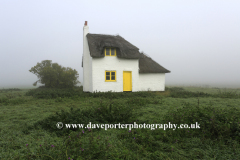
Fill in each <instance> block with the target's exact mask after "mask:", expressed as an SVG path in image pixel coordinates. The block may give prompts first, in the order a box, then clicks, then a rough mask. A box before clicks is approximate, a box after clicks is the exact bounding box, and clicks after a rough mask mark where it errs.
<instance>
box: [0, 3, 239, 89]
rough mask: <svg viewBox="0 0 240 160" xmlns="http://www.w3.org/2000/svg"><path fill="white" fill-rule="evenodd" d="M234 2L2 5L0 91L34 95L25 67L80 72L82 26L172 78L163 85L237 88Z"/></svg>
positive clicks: (236, 8) (31, 78)
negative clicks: (114, 38) (134, 51)
mask: <svg viewBox="0 0 240 160" xmlns="http://www.w3.org/2000/svg"><path fill="white" fill-rule="evenodd" d="M239 8H240V1H239V0H234V1H233V0H228V1H226V0H212V1H209V0H201V1H193V0H181V1H179V0H174V1H173V0H167V1H166V0H151V1H147V0H121V1H116V0H101V1H100V0H88V1H81V0H71V1H66V0H41V1H33V0H11V1H9V0H1V1H0V88H3V87H5V88H7V87H11V88H13V87H21V86H29V87H32V84H33V82H35V81H36V80H37V76H36V75H34V74H32V73H30V72H29V70H30V69H31V67H33V66H35V65H36V64H37V63H38V62H41V61H42V60H52V62H54V63H58V64H60V65H62V66H64V67H71V68H73V69H76V70H77V71H78V73H79V81H81V82H83V70H82V67H81V62H82V53H83V25H84V22H85V21H88V26H89V32H90V33H96V34H113V35H116V34H119V35H120V36H122V37H123V38H125V39H126V40H127V41H129V42H130V43H132V44H133V45H135V46H137V47H138V48H139V49H140V51H143V52H144V53H146V54H147V55H149V56H150V57H151V58H152V59H154V60H155V61H156V62H158V63H159V64H160V65H162V66H163V67H165V68H166V69H168V70H170V71H171V73H167V74H166V85H183V84H184V85H210V86H217V85H222V86H224V87H230V86H231V87H238V88H240V63H239V61H240V9H239Z"/></svg>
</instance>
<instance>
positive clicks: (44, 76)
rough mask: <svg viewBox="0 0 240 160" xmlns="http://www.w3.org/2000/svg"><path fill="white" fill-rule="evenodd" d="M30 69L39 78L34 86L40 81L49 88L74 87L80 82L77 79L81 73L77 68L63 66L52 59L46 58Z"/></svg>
mask: <svg viewBox="0 0 240 160" xmlns="http://www.w3.org/2000/svg"><path fill="white" fill-rule="evenodd" d="M29 71H30V72H31V73H33V74H35V75H37V77H38V78H39V80H38V81H36V82H35V83H33V85H34V86H36V85H37V83H38V82H40V83H42V84H45V86H46V87H48V88H55V87H57V88H66V87H74V86H76V84H77V83H79V81H78V80H77V79H78V75H79V74H78V72H77V71H76V70H75V69H72V68H69V67H67V68H66V67H62V66H61V65H59V64H57V63H52V61H51V60H44V61H42V62H41V63H37V65H36V66H34V67H32V68H31V69H30V70H29Z"/></svg>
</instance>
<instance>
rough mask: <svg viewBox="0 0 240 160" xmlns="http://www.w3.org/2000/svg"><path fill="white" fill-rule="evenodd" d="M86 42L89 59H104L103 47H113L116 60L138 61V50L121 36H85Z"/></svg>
mask: <svg viewBox="0 0 240 160" xmlns="http://www.w3.org/2000/svg"><path fill="white" fill-rule="evenodd" d="M87 40H88V45H89V50H90V55H91V57H94V58H100V57H104V56H105V55H104V48H105V47H115V48H116V51H117V57H118V58H126V59H139V57H140V53H139V49H138V48H137V47H136V46H134V45H132V44H131V43H129V42H128V41H126V40H125V39H124V38H122V37H121V36H119V35H117V36H114V35H104V34H90V33H88V34H87Z"/></svg>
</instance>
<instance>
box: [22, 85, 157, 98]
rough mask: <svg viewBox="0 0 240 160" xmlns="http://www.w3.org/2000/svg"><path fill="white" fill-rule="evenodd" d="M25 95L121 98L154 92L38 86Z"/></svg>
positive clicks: (141, 95) (36, 96) (147, 94)
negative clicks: (91, 90) (89, 91)
mask: <svg viewBox="0 0 240 160" xmlns="http://www.w3.org/2000/svg"><path fill="white" fill-rule="evenodd" d="M26 96H33V97H35V98H38V99H52V98H53V99H55V98H58V97H61V98H64V97H68V98H70V97H71V98H74V97H85V98H87V97H92V98H107V99H121V98H134V97H142V98H146V97H154V96H155V94H154V93H151V92H130V93H126V92H116V93H113V92H95V93H84V92H83V87H82V86H81V87H74V88H64V89H59V88H44V87H39V88H37V89H31V90H29V91H28V92H27V93H26Z"/></svg>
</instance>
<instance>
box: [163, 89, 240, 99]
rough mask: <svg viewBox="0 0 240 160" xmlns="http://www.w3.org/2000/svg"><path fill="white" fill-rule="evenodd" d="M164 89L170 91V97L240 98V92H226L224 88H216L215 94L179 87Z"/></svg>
mask: <svg viewBox="0 0 240 160" xmlns="http://www.w3.org/2000/svg"><path fill="white" fill-rule="evenodd" d="M166 91H170V97H173V98H191V97H196V98H198V97H216V98H217V97H219V98H240V94H237V91H231V92H227V91H226V90H224V91H221V90H220V89H218V93H217V94H209V93H204V92H191V91H186V90H184V89H183V88H181V87H172V88H169V87H166Z"/></svg>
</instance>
